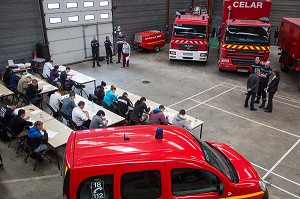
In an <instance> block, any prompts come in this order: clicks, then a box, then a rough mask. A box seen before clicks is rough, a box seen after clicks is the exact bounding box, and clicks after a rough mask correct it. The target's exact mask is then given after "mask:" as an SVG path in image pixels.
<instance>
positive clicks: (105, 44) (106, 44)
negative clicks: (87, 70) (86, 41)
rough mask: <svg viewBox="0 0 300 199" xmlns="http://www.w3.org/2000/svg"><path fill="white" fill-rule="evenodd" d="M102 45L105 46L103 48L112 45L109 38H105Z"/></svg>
mask: <svg viewBox="0 0 300 199" xmlns="http://www.w3.org/2000/svg"><path fill="white" fill-rule="evenodd" d="M104 46H105V48H111V46H112V45H111V42H110V40H105V42H104Z"/></svg>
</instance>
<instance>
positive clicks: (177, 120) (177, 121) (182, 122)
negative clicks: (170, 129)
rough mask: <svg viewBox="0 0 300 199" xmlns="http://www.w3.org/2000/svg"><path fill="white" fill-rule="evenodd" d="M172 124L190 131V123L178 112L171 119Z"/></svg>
mask: <svg viewBox="0 0 300 199" xmlns="http://www.w3.org/2000/svg"><path fill="white" fill-rule="evenodd" d="M172 125H173V126H179V127H182V128H185V129H186V130H188V131H192V127H191V125H189V124H188V123H187V120H186V118H184V117H182V116H180V115H179V114H177V115H175V116H174V118H173V121H172Z"/></svg>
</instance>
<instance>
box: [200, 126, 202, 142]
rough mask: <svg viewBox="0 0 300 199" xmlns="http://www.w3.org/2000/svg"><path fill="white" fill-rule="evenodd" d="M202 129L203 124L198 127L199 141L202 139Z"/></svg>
mask: <svg viewBox="0 0 300 199" xmlns="http://www.w3.org/2000/svg"><path fill="white" fill-rule="evenodd" d="M202 128H203V124H201V127H200V140H201V138H202Z"/></svg>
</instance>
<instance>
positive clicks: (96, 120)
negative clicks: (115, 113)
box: [89, 110, 108, 129]
mask: <svg viewBox="0 0 300 199" xmlns="http://www.w3.org/2000/svg"><path fill="white" fill-rule="evenodd" d="M107 124H108V120H107V119H105V113H104V111H102V110H99V111H98V112H97V114H96V115H94V116H93V118H92V121H91V124H90V128H89V129H97V128H104V127H106V126H107Z"/></svg>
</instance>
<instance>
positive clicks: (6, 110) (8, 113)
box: [0, 102, 17, 142]
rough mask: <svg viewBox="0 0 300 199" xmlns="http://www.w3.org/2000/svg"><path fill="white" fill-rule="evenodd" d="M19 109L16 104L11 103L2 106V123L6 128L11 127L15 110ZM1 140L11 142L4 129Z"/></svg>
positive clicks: (0, 118)
mask: <svg viewBox="0 0 300 199" xmlns="http://www.w3.org/2000/svg"><path fill="white" fill-rule="evenodd" d="M16 108H17V103H16V102H10V103H9V104H8V106H2V107H0V122H1V123H2V124H3V125H4V126H6V127H9V126H10V123H11V120H12V119H13V118H14V116H15V115H14V110H15V109H16ZM0 139H1V140H2V141H4V142H7V141H9V137H8V135H7V131H6V129H2V131H0Z"/></svg>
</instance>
